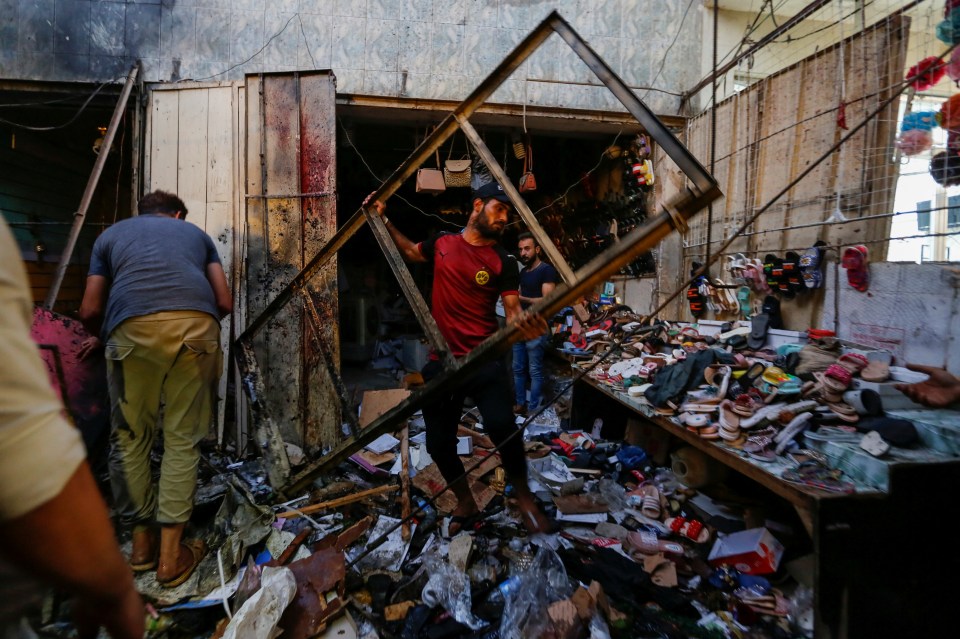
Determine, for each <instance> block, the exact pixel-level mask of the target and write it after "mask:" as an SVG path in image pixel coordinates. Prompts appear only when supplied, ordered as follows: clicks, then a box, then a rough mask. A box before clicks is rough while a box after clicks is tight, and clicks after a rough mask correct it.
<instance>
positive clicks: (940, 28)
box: [937, 11, 960, 44]
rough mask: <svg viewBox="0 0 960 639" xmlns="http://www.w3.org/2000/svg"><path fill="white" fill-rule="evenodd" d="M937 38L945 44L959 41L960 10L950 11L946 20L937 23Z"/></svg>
mask: <svg viewBox="0 0 960 639" xmlns="http://www.w3.org/2000/svg"><path fill="white" fill-rule="evenodd" d="M937 40H940V41H941V42H946V43H947V44H957V43H960V11H950V13H949V14H948V15H947V18H946V20H944V21H943V22H941V23H940V24H938V25H937Z"/></svg>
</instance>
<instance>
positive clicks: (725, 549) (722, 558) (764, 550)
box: [707, 528, 783, 575]
mask: <svg viewBox="0 0 960 639" xmlns="http://www.w3.org/2000/svg"><path fill="white" fill-rule="evenodd" d="M781 557H783V544H781V543H780V542H779V541H777V540H776V539H775V538H774V536H773V535H772V534H770V531H769V530H767V529H766V528H751V529H750V530H744V531H741V532H737V533H733V534H732V535H725V536H723V537H720V538H718V539H717V541H716V542H715V543H714V544H713V548H711V549H710V555H709V556H708V557H707V560H708V561H709V562H710V565H711V566H714V567H718V566H732V567H733V568H736V569H737V570H739V571H740V572H742V573H745V574H748V575H766V574H769V573H772V572H776V570H777V567H778V566H779V565H780V558H781Z"/></svg>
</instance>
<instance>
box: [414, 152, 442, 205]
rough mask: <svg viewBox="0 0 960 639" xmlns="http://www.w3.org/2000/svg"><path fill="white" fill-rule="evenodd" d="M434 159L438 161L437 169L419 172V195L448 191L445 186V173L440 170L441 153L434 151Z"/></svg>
mask: <svg viewBox="0 0 960 639" xmlns="http://www.w3.org/2000/svg"><path fill="white" fill-rule="evenodd" d="M433 153H434V157H435V158H436V160H437V168H435V169H427V168H420V169H419V170H417V193H431V194H433V195H436V194H437V193H443V192H444V191H446V190H447V187H446V185H445V184H444V179H443V171H441V170H440V152H439V151H434V152H433Z"/></svg>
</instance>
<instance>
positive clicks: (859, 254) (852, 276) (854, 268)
mask: <svg viewBox="0 0 960 639" xmlns="http://www.w3.org/2000/svg"><path fill="white" fill-rule="evenodd" d="M867 255H868V253H867V247H866V246H864V245H863V244H858V245H857V246H851V247H849V248H847V249H846V250H845V251H844V252H843V261H842V262H841V265H842V266H843V268H845V269H847V282H848V283H849V284H850V286H852V287H853V288H855V289H857V290H858V291H860V292H861V293H866V291H867V289H868V288H869V287H870V272H869V271H868V270H867Z"/></svg>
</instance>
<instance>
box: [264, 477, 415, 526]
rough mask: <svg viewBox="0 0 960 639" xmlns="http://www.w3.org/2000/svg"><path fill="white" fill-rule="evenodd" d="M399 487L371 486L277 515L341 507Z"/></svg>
mask: <svg viewBox="0 0 960 639" xmlns="http://www.w3.org/2000/svg"><path fill="white" fill-rule="evenodd" d="M399 488H400V486H397V485H396V484H388V485H386V486H378V487H376V488H371V489H370V490H361V491H360V492H359V493H354V494H353V495H347V496H346V497H338V498H337V499H331V500H330V501H322V502H320V503H319V504H313V505H311V506H304V507H303V508H298V509H297V510H287V511H284V512H282V513H277V517H278V518H283V519H293V518H295V517H299V516H300V515H309V514H310V513H315V512H317V511H320V510H327V509H329V508H339V507H340V506H346V505H347V504H352V503H354V502H358V501H363V500H364V499H366V498H367V497H376V496H377V495H383V494H386V493H392V492H394V491H396V490H398V489H399Z"/></svg>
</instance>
